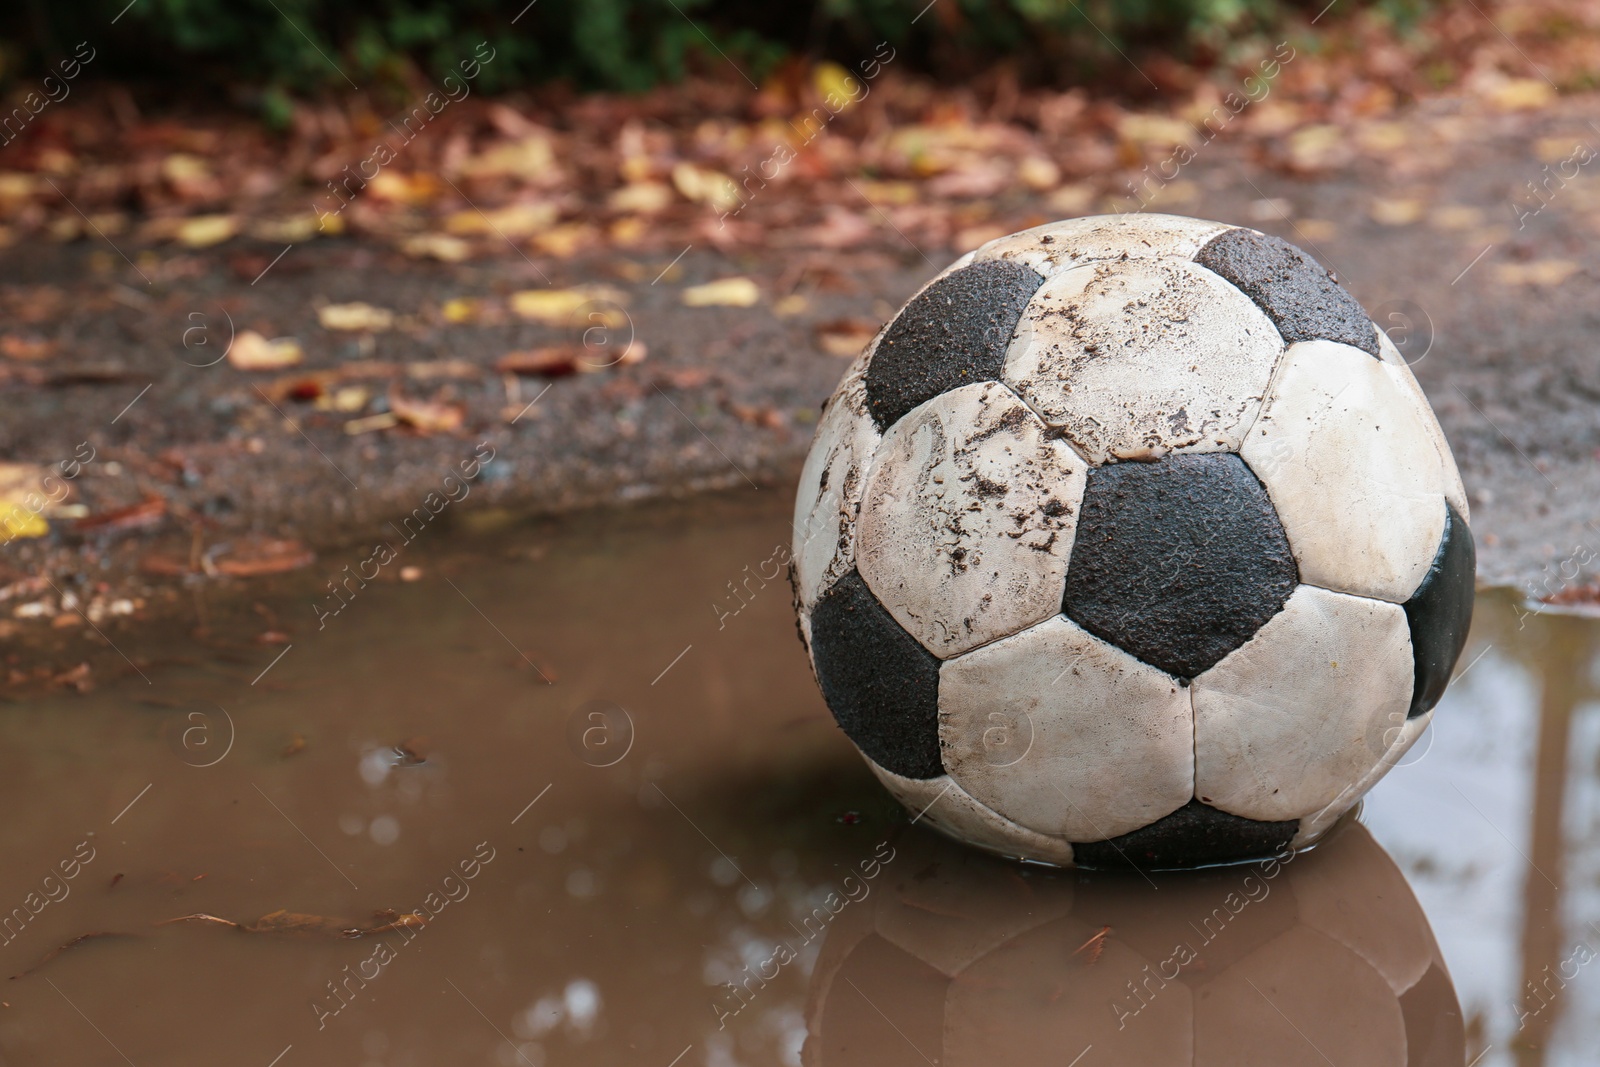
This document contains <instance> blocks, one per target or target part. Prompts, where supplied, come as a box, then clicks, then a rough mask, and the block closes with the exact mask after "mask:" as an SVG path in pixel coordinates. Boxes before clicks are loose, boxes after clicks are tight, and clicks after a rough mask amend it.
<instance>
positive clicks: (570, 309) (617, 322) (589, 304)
mask: <svg viewBox="0 0 1600 1067" xmlns="http://www.w3.org/2000/svg"><path fill="white" fill-rule="evenodd" d="M626 302H627V295H626V294H624V293H622V292H619V291H618V290H616V289H610V288H607V287H605V286H581V287H579V288H576V289H523V290H521V291H520V292H515V293H512V294H511V299H510V301H509V302H508V303H509V306H510V308H511V312H512V314H514V315H516V316H518V317H519V318H524V319H529V320H532V321H534V322H542V323H544V324H545V325H547V326H578V325H582V326H584V327H588V326H591V325H600V326H606V327H609V328H610V329H613V330H619V329H621V328H622V327H624V326H626V325H627V322H628V316H627V313H626V312H624V311H623V310H622V305H623V304H625V303H626ZM592 315H599V316H600V318H601V320H602V321H599V322H594V321H591V319H590V316H592Z"/></svg>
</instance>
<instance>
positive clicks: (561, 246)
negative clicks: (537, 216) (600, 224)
mask: <svg viewBox="0 0 1600 1067" xmlns="http://www.w3.org/2000/svg"><path fill="white" fill-rule="evenodd" d="M599 237H600V231H599V230H596V229H595V228H594V227H593V226H590V225H589V224H588V223H586V222H570V223H567V224H565V225H563V226H555V227H552V228H551V229H549V230H546V231H545V232H544V233H541V234H537V235H535V236H534V238H533V246H534V247H535V248H537V249H538V250H539V251H541V252H543V253H545V254H546V255H550V256H555V257H556V258H557V259H571V258H572V257H573V256H574V255H576V254H577V253H578V252H580V251H582V250H583V249H585V248H587V247H589V246H590V245H593V244H594V243H595V242H596V241H597V240H599Z"/></svg>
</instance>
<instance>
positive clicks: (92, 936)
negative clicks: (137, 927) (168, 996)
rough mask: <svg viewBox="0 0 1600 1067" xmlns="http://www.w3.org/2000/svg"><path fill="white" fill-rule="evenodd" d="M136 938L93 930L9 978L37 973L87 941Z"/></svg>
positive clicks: (107, 931) (114, 881)
mask: <svg viewBox="0 0 1600 1067" xmlns="http://www.w3.org/2000/svg"><path fill="white" fill-rule="evenodd" d="M121 877H122V875H120V874H119V875H117V878H121ZM111 884H112V885H116V884H117V883H116V880H115V879H113V880H112V882H111ZM138 936H140V935H138V934H125V933H121V932H119V931H117V930H95V931H93V932H91V933H87V934H79V935H78V936H77V937H75V938H73V939H72V940H71V941H68V942H66V943H65V944H61V945H57V946H56V947H55V948H53V949H51V950H50V951H49V952H46V953H45V954H44V955H43V956H41V957H40V958H39V960H38V962H37V963H35V964H34V965H33V966H32V967H29V968H28V969H27V970H25V971H20V972H18V973H17V974H14V975H12V976H11V977H12V979H13V980H15V979H18V978H25V977H27V976H28V975H30V974H32V973H33V972H34V971H37V970H38V969H39V968H40V967H43V966H44V965H45V964H47V963H49V962H50V961H51V960H53V959H55V958H56V957H57V956H59V955H61V954H62V953H63V952H65V951H67V950H68V949H70V948H76V947H77V946H79V945H81V944H84V943H85V942H88V941H101V940H104V939H105V938H108V937H138Z"/></svg>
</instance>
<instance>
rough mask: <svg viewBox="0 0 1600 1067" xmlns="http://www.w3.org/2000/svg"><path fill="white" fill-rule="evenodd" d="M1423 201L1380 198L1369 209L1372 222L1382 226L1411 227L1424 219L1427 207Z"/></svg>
mask: <svg viewBox="0 0 1600 1067" xmlns="http://www.w3.org/2000/svg"><path fill="white" fill-rule="evenodd" d="M1426 206H1427V205H1425V204H1424V203H1423V202H1422V201H1421V200H1412V199H1389V198H1386V197H1379V198H1378V199H1376V200H1374V201H1373V202H1372V204H1371V205H1370V206H1369V207H1368V209H1367V212H1368V214H1370V215H1371V216H1372V221H1373V222H1376V223H1378V224H1379V225H1381V226H1409V225H1411V224H1412V223H1414V222H1416V221H1417V220H1418V219H1420V218H1422V212H1423V209H1424V208H1425V207H1426Z"/></svg>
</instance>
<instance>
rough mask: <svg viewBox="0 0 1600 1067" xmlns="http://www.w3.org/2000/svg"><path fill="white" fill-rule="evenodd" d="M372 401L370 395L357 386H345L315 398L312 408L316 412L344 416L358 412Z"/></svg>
mask: <svg viewBox="0 0 1600 1067" xmlns="http://www.w3.org/2000/svg"><path fill="white" fill-rule="evenodd" d="M371 399H372V394H371V393H370V392H368V391H367V390H366V389H364V388H363V387H361V386H359V385H346V386H344V387H343V388H340V389H335V390H334V391H333V392H331V393H323V394H322V395H321V396H319V397H317V398H316V400H315V401H314V402H313V404H312V406H313V407H315V408H316V409H317V410H318V411H340V412H344V413H346V414H349V413H350V412H355V411H360V410H361V409H362V408H364V407H366V406H367V402H368V401H369V400H371Z"/></svg>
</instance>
